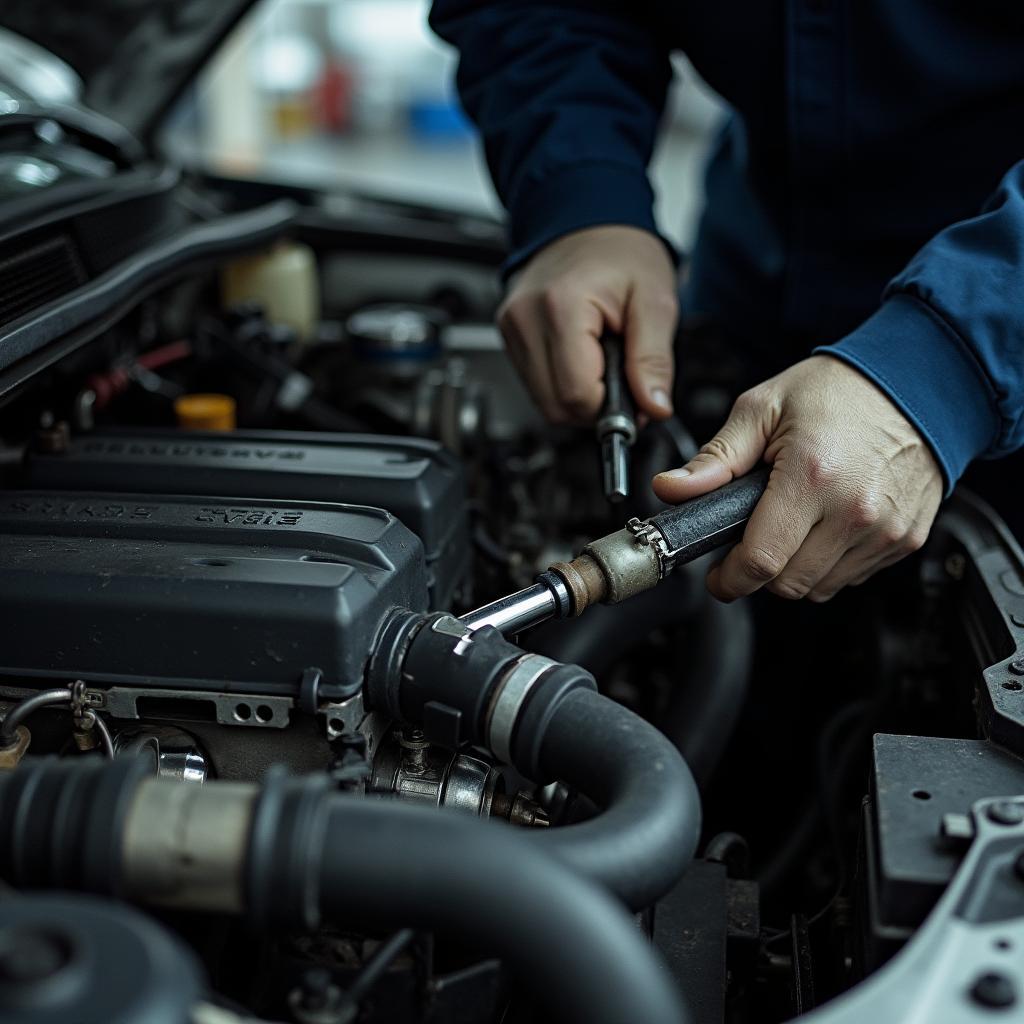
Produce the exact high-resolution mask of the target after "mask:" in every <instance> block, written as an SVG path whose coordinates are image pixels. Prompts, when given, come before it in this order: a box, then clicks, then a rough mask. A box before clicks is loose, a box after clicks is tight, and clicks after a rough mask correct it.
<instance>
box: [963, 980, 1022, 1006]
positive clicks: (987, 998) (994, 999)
mask: <svg viewBox="0 0 1024 1024" xmlns="http://www.w3.org/2000/svg"><path fill="white" fill-rule="evenodd" d="M971 998H972V999H973V1000H974V1001H975V1002H976V1003H978V1004H979V1005H981V1006H987V1007H989V1008H990V1009H993V1010H1000V1009H1005V1008H1006V1007H1008V1006H1013V1004H1014V1003H1015V1002H1016V1001H1017V988H1016V986H1015V985H1014V983H1013V980H1012V979H1010V978H1008V977H1007V976H1006V975H1005V974H999V973H998V972H997V971H987V972H986V973H985V974H982V975H980V976H979V977H978V978H977V979H976V980H975V982H974V984H973V985H972V986H971Z"/></svg>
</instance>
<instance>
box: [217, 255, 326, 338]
mask: <svg viewBox="0 0 1024 1024" xmlns="http://www.w3.org/2000/svg"><path fill="white" fill-rule="evenodd" d="M221 297H222V299H223V302H224V306H225V308H231V307H233V306H238V305H240V304H242V303H255V304H256V305H258V306H261V307H262V308H263V310H264V312H265V313H266V316H267V319H268V320H269V321H270V322H271V323H277V324H284V325H285V326H286V327H290V328H291V329H292V330H293V331H295V335H296V337H297V338H298V339H299V341H308V340H309V338H311V337H312V335H313V330H314V328H315V327H316V325H317V322H318V321H319V319H320V285H319V281H318V278H317V266H316V256H315V254H314V253H313V250H312V249H311V248H310V247H309V246H308V245H302V244H300V243H299V242H281V243H280V244H278V245H276V246H274V248H273V249H271V250H269V251H268V252H262V253H258V254H256V255H255V256H246V257H244V258H243V259H239V260H235V261H234V262H232V263H229V264H228V265H227V267H226V268H225V269H224V272H223V274H222V275H221Z"/></svg>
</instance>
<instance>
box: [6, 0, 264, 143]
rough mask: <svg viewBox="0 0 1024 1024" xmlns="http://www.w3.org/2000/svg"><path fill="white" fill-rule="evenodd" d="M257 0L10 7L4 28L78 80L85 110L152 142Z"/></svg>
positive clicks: (109, 0)
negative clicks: (41, 49)
mask: <svg viewBox="0 0 1024 1024" xmlns="http://www.w3.org/2000/svg"><path fill="white" fill-rule="evenodd" d="M255 2H256V0H89V3H87V4H83V3H81V0H51V2H48V3H40V0H3V3H2V4H0V27H2V28H5V29H9V30H10V31H11V32H15V33H17V34H18V35H20V36H24V37H25V38H26V39H28V40H30V41H31V42H34V43H36V44H38V45H39V46H42V47H44V48H45V49H47V50H49V51H50V52H51V53H53V54H55V55H56V56H58V57H60V58H61V59H62V60H64V61H66V62H67V63H68V64H70V65H71V67H73V68H74V69H75V71H77V72H78V74H79V75H80V76H81V78H82V81H83V83H84V86H85V89H84V94H83V97H82V99H83V102H84V103H85V105H86V106H88V107H90V108H91V109H92V110H94V111H96V112H98V113H101V114H105V115H106V116H108V117H110V118H112V119H113V120H115V121H117V122H119V123H120V124H121V125H123V126H124V127H125V128H127V129H128V130H129V131H130V132H132V134H134V135H135V136H136V137H138V138H140V139H143V140H149V139H151V138H152V136H153V133H154V132H155V130H156V128H157V127H158V126H159V124H160V122H161V120H162V118H163V116H164V114H165V113H166V111H167V109H168V107H169V106H170V105H171V104H172V103H173V102H174V100H175V99H176V98H177V97H178V96H179V94H180V93H181V92H182V90H183V89H184V88H185V87H186V86H187V85H188V83H189V82H190V81H191V80H192V79H193V78H194V77H195V75H196V73H197V72H198V71H199V69H200V68H201V67H202V66H203V65H204V64H205V63H206V61H207V59H208V58H209V57H210V55H211V54H212V53H213V51H214V50H216V48H217V47H218V46H219V44H220V42H221V40H222V39H223V38H224V37H225V36H226V35H227V34H228V32H230V31H231V29H232V28H233V27H234V26H235V24H236V23H237V22H238V20H239V19H240V18H241V17H242V15H243V14H245V12H246V11H247V10H248V9H249V8H250V7H252V6H253V5H254V4H255Z"/></svg>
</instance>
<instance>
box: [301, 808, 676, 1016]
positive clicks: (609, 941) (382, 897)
mask: <svg viewBox="0 0 1024 1024" xmlns="http://www.w3.org/2000/svg"><path fill="white" fill-rule="evenodd" d="M398 809H399V808H398V807H397V806H396V805H395V804H393V803H390V802H389V803H383V802H372V801H363V802H356V801H347V802H346V803H345V804H344V806H342V804H341V802H340V801H338V802H337V804H336V807H335V810H334V811H333V812H332V814H331V815H330V817H329V819H328V822H327V833H326V837H325V842H324V848H325V850H328V851H330V855H329V856H327V857H325V858H324V862H323V864H322V866H321V875H320V877H321V907H322V909H323V911H324V914H325V915H326V916H327V917H329V918H330V919H331V920H344V919H345V918H346V917H349V918H351V915H353V914H355V915H358V916H359V917H365V919H367V920H372V921H374V922H375V923H386V924H390V925H396V926H400V925H411V926H414V927H430V928H444V929H450V930H451V931H452V932H455V933H457V934H459V935H461V936H465V937H467V938H469V939H471V940H475V941H476V942H479V943H480V945H481V947H482V948H483V949H486V950H488V951H493V952H496V953H498V954H499V955H500V956H501V958H502V959H503V960H504V961H505V962H507V963H508V964H509V966H510V967H511V968H512V970H513V971H514V973H515V975H516V976H517V977H518V978H520V979H522V980H523V981H527V980H528V981H529V984H530V987H531V989H532V990H533V992H534V993H536V994H537V996H539V997H540V998H541V999H542V1001H543V1003H544V1004H545V1008H546V1009H547V1010H548V1011H549V1012H550V1014H551V1019H553V1020H560V1021H579V1022H581V1024H582V1022H592V1024H599V1022H608V1024H611V1022H618V1024H632V1022H635V1021H644V1022H646V1024H655V1022H665V1024H668V1022H675V1024H679V1022H681V1021H683V1020H684V1019H686V1018H685V1015H684V1013H683V1010H682V1009H681V1007H680V1004H679V998H678V996H677V994H676V993H675V991H674V989H673V988H672V986H671V984H670V983H669V980H668V975H667V974H666V972H665V971H664V969H663V968H661V967H660V966H659V964H658V962H657V960H656V959H655V958H654V956H653V955H652V953H651V949H650V947H649V946H648V945H647V943H646V942H645V940H644V939H643V938H642V937H641V935H640V932H639V931H638V930H637V929H636V927H635V925H633V923H632V921H631V919H630V918H629V917H628V916H627V915H626V914H625V912H624V911H623V910H622V908H621V907H620V906H618V905H617V904H616V903H615V902H614V901H613V900H612V899H611V898H610V897H609V896H607V895H606V894H605V893H603V892H601V890H600V889H599V888H597V887H596V886H594V885H593V884H592V883H590V882H588V881H586V880H585V879H584V878H583V877H581V876H580V875H578V874H576V873H575V872H573V871H571V870H569V869H567V868H566V867H563V866H562V865H561V864H558V863H557V861H555V860H554V858H552V857H549V856H547V855H546V854H544V853H542V852H541V850H539V849H538V848H537V845H536V844H535V843H531V842H529V841H527V840H528V837H527V836H525V835H515V834H512V830H511V829H510V828H508V827H502V826H498V825H491V826H490V827H489V825H490V823H481V822H479V821H477V822H472V823H471V822H469V821H468V820H465V821H464V820H463V819H462V818H459V819H456V818H455V817H454V816H449V815H447V814H441V813H438V812H437V811H436V810H434V809H427V808H419V807H410V808H405V807H402V808H401V810H402V811H403V813H401V814H397V813H395V811H396V810H398ZM407 809H408V810H414V811H416V814H415V815H413V814H406V813H404V812H405V810H407ZM469 824H473V825H477V826H480V825H482V826H483V827H476V828H470V827H466V826H467V825H469Z"/></svg>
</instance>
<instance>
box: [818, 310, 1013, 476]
mask: <svg viewBox="0 0 1024 1024" xmlns="http://www.w3.org/2000/svg"><path fill="white" fill-rule="evenodd" d="M814 351H815V352H816V353H819V352H821V353H826V354H828V355H831V356H835V357H837V358H838V359H842V360H843V361H844V362H846V363H849V364H850V365H851V366H853V367H855V368H856V369H858V370H859V371H860V372H861V373H863V374H864V375H865V376H866V377H868V378H869V379H870V380H872V381H874V383H875V384H877V385H878V386H879V387H880V388H881V389H882V390H883V391H884V392H885V393H886V394H887V395H888V396H889V398H891V399H892V401H893V402H894V403H895V405H896V406H898V407H899V409H900V411H901V412H902V413H903V414H904V415H905V416H906V417H907V419H908V420H910V422H911V423H913V424H914V426H915V427H916V428H917V429H918V431H919V432H920V434H921V436H922V437H923V438H924V439H925V441H927V443H928V445H929V446H930V447H931V450H932V452H933V453H934V455H935V458H936V460H937V461H938V463H939V466H940V467H941V469H942V475H943V476H944V478H945V482H946V494H947V495H948V494H949V493H950V491H952V490H953V486H954V485H955V484H956V481H957V480H958V479H959V477H960V475H961V474H962V473H963V472H964V470H965V469H966V468H967V465H968V463H970V461H971V460H972V459H974V458H976V457H977V456H978V455H981V454H982V453H984V452H985V451H987V450H988V449H989V448H991V447H992V445H993V443H994V442H995V440H996V437H997V436H998V434H999V427H1000V420H999V413H998V411H997V407H996V403H995V395H994V394H993V391H992V388H991V386H990V384H989V383H988V381H987V380H986V379H985V377H984V375H983V373H982V370H981V368H980V367H979V365H978V363H977V361H976V360H975V358H974V356H973V354H972V353H971V351H970V349H969V348H968V347H967V345H966V343H965V342H964V341H963V340H962V339H961V338H960V336H959V335H958V334H957V333H956V331H955V330H954V329H953V328H952V327H951V326H950V325H949V324H947V323H946V322H945V321H944V320H943V319H942V318H941V317H940V316H939V315H938V314H937V313H936V312H935V311H934V310H933V309H932V308H931V307H930V306H928V305H927V304H926V303H924V302H922V301H920V300H919V299H916V298H914V297H913V296H910V295H905V294H896V295H893V296H891V297H890V298H889V299H888V300H887V301H886V302H884V303H883V305H882V307H881V309H879V310H878V312H877V313H875V314H874V315H873V316H871V317H870V318H869V319H868V320H866V321H865V322H864V323H863V324H861V326H860V327H858V328H857V329H856V330H855V331H853V332H852V333H851V334H848V335H847V336H846V337H845V338H843V339H842V340H841V341H839V342H837V343H836V344H834V345H822V346H821V347H819V348H816V349H815V350H814Z"/></svg>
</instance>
